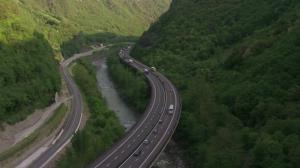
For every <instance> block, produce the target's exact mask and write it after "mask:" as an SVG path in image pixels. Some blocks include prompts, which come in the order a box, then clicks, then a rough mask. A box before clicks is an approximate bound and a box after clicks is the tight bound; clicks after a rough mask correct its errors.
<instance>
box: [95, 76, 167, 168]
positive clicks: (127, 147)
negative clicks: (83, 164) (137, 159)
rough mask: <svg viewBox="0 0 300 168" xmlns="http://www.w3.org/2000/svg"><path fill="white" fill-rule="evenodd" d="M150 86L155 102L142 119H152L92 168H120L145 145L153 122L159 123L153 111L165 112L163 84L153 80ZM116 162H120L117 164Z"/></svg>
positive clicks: (140, 126)
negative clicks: (120, 165) (144, 141)
mask: <svg viewBox="0 0 300 168" xmlns="http://www.w3.org/2000/svg"><path fill="white" fill-rule="evenodd" d="M147 77H149V78H154V77H155V76H153V75H150V74H149V76H147ZM150 84H151V88H152V90H154V91H155V92H154V96H153V97H154V100H153V102H152V103H151V104H150V105H149V106H148V107H150V108H148V109H147V110H146V113H145V114H144V116H143V117H142V118H144V119H147V118H150V120H141V121H142V122H139V123H138V124H136V125H135V126H134V128H132V130H130V131H129V133H130V134H131V135H130V136H129V137H127V138H123V139H122V140H121V143H119V144H118V145H116V146H115V147H113V148H111V150H110V151H109V152H108V153H109V155H107V156H103V157H101V158H100V160H99V161H97V162H96V163H95V164H93V165H91V166H90V167H109V168H110V167H118V165H119V164H120V161H122V160H125V159H127V157H128V156H129V155H131V154H132V153H133V151H134V150H135V149H136V148H137V147H138V146H139V144H141V143H143V140H144V139H145V137H146V136H147V135H148V134H149V132H150V131H151V130H152V129H153V127H154V122H152V121H153V120H157V121H158V119H159V118H158V116H157V115H156V114H155V113H153V111H156V112H161V111H164V110H165V106H164V104H165V100H164V99H165V96H164V95H162V93H163V88H162V84H161V83H160V82H157V81H152V80H151V81H150ZM137 130H139V131H137ZM120 153H121V155H120ZM115 160H118V161H117V162H115Z"/></svg>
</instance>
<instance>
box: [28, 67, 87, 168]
mask: <svg viewBox="0 0 300 168" xmlns="http://www.w3.org/2000/svg"><path fill="white" fill-rule="evenodd" d="M60 70H61V72H62V74H63V78H64V80H65V81H66V84H67V86H68V90H69V93H70V94H71V95H72V102H71V112H70V113H69V114H68V117H67V120H66V121H65V123H64V125H63V128H62V130H61V131H63V134H62V135H61V137H60V138H59V139H58V140H57V141H56V142H55V144H53V145H52V146H51V147H50V148H49V149H48V150H47V151H46V152H44V153H43V154H42V155H41V156H40V157H39V158H38V159H36V160H35V161H34V162H33V163H32V164H31V165H30V166H29V167H30V168H42V167H45V166H46V165H47V163H48V162H49V161H50V160H51V159H53V157H55V155H56V154H57V153H58V152H59V151H60V150H61V149H62V148H63V147H64V146H65V145H66V144H68V143H69V142H70V140H71V138H72V137H73V134H74V132H76V130H78V127H79V125H80V120H81V115H82V112H83V104H82V96H81V94H80V91H79V88H78V87H77V85H76V84H75V82H74V80H73V79H72V78H71V75H70V73H69V71H68V67H67V65H65V64H62V65H61V66H60Z"/></svg>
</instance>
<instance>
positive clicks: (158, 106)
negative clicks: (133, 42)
mask: <svg viewBox="0 0 300 168" xmlns="http://www.w3.org/2000/svg"><path fill="white" fill-rule="evenodd" d="M120 59H121V60H122V61H123V62H124V63H126V64H128V65H129V66H131V67H133V68H135V69H136V70H138V71H141V72H144V74H145V76H146V78H147V79H148V82H149V85H150V87H151V99H150V102H149V104H148V106H147V108H146V111H145V113H144V115H143V116H142V117H141V119H140V121H139V122H138V123H137V124H136V125H135V126H134V127H133V128H132V129H131V130H130V131H129V132H128V133H127V134H126V135H125V136H124V137H123V139H121V140H120V141H119V142H118V143H116V144H115V145H114V146H113V147H112V148H111V149H110V150H108V151H107V152H106V153H105V154H103V155H102V156H100V157H99V158H98V159H97V160H96V161H95V162H94V163H92V164H91V165H90V166H89V167H90V168H117V167H120V168H138V167H140V168H146V167H151V165H152V164H153V163H154V161H155V159H156V158H157V157H158V156H159V154H160V153H161V152H162V151H163V149H164V148H165V146H166V145H167V144H168V142H169V140H170V139H171V137H172V135H173V133H174V131H175V129H176V127H177V124H178V122H179V118H180V113H181V102H180V97H179V94H178V92H177V90H176V88H175V87H174V85H173V84H172V83H171V82H170V81H169V80H168V79H167V78H166V77H164V76H163V75H162V74H160V73H159V72H157V71H156V70H155V69H153V70H151V68H149V67H148V66H146V65H144V64H142V63H141V62H139V61H137V60H135V59H133V58H131V57H130V56H129V50H128V49H127V48H126V49H122V50H121V51H120Z"/></svg>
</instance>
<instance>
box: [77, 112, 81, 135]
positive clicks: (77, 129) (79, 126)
mask: <svg viewBox="0 0 300 168" xmlns="http://www.w3.org/2000/svg"><path fill="white" fill-rule="evenodd" d="M81 120H82V113H80V119H79V124H78V126H77V128H76V130H75V133H77V131H78V130H79V127H80V125H81V124H80V123H81Z"/></svg>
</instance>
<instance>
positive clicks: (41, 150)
mask: <svg viewBox="0 0 300 168" xmlns="http://www.w3.org/2000/svg"><path fill="white" fill-rule="evenodd" d="M47 149H48V147H41V148H39V149H38V150H37V151H35V152H34V153H33V154H32V155H30V156H29V157H28V158H26V159H25V160H23V161H22V162H21V163H20V164H19V165H18V166H17V167H16V168H24V167H28V166H29V165H30V164H31V163H32V162H33V161H34V160H35V159H37V158H38V157H39V156H40V155H41V154H42V153H44V152H45V151H46V150H47Z"/></svg>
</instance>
